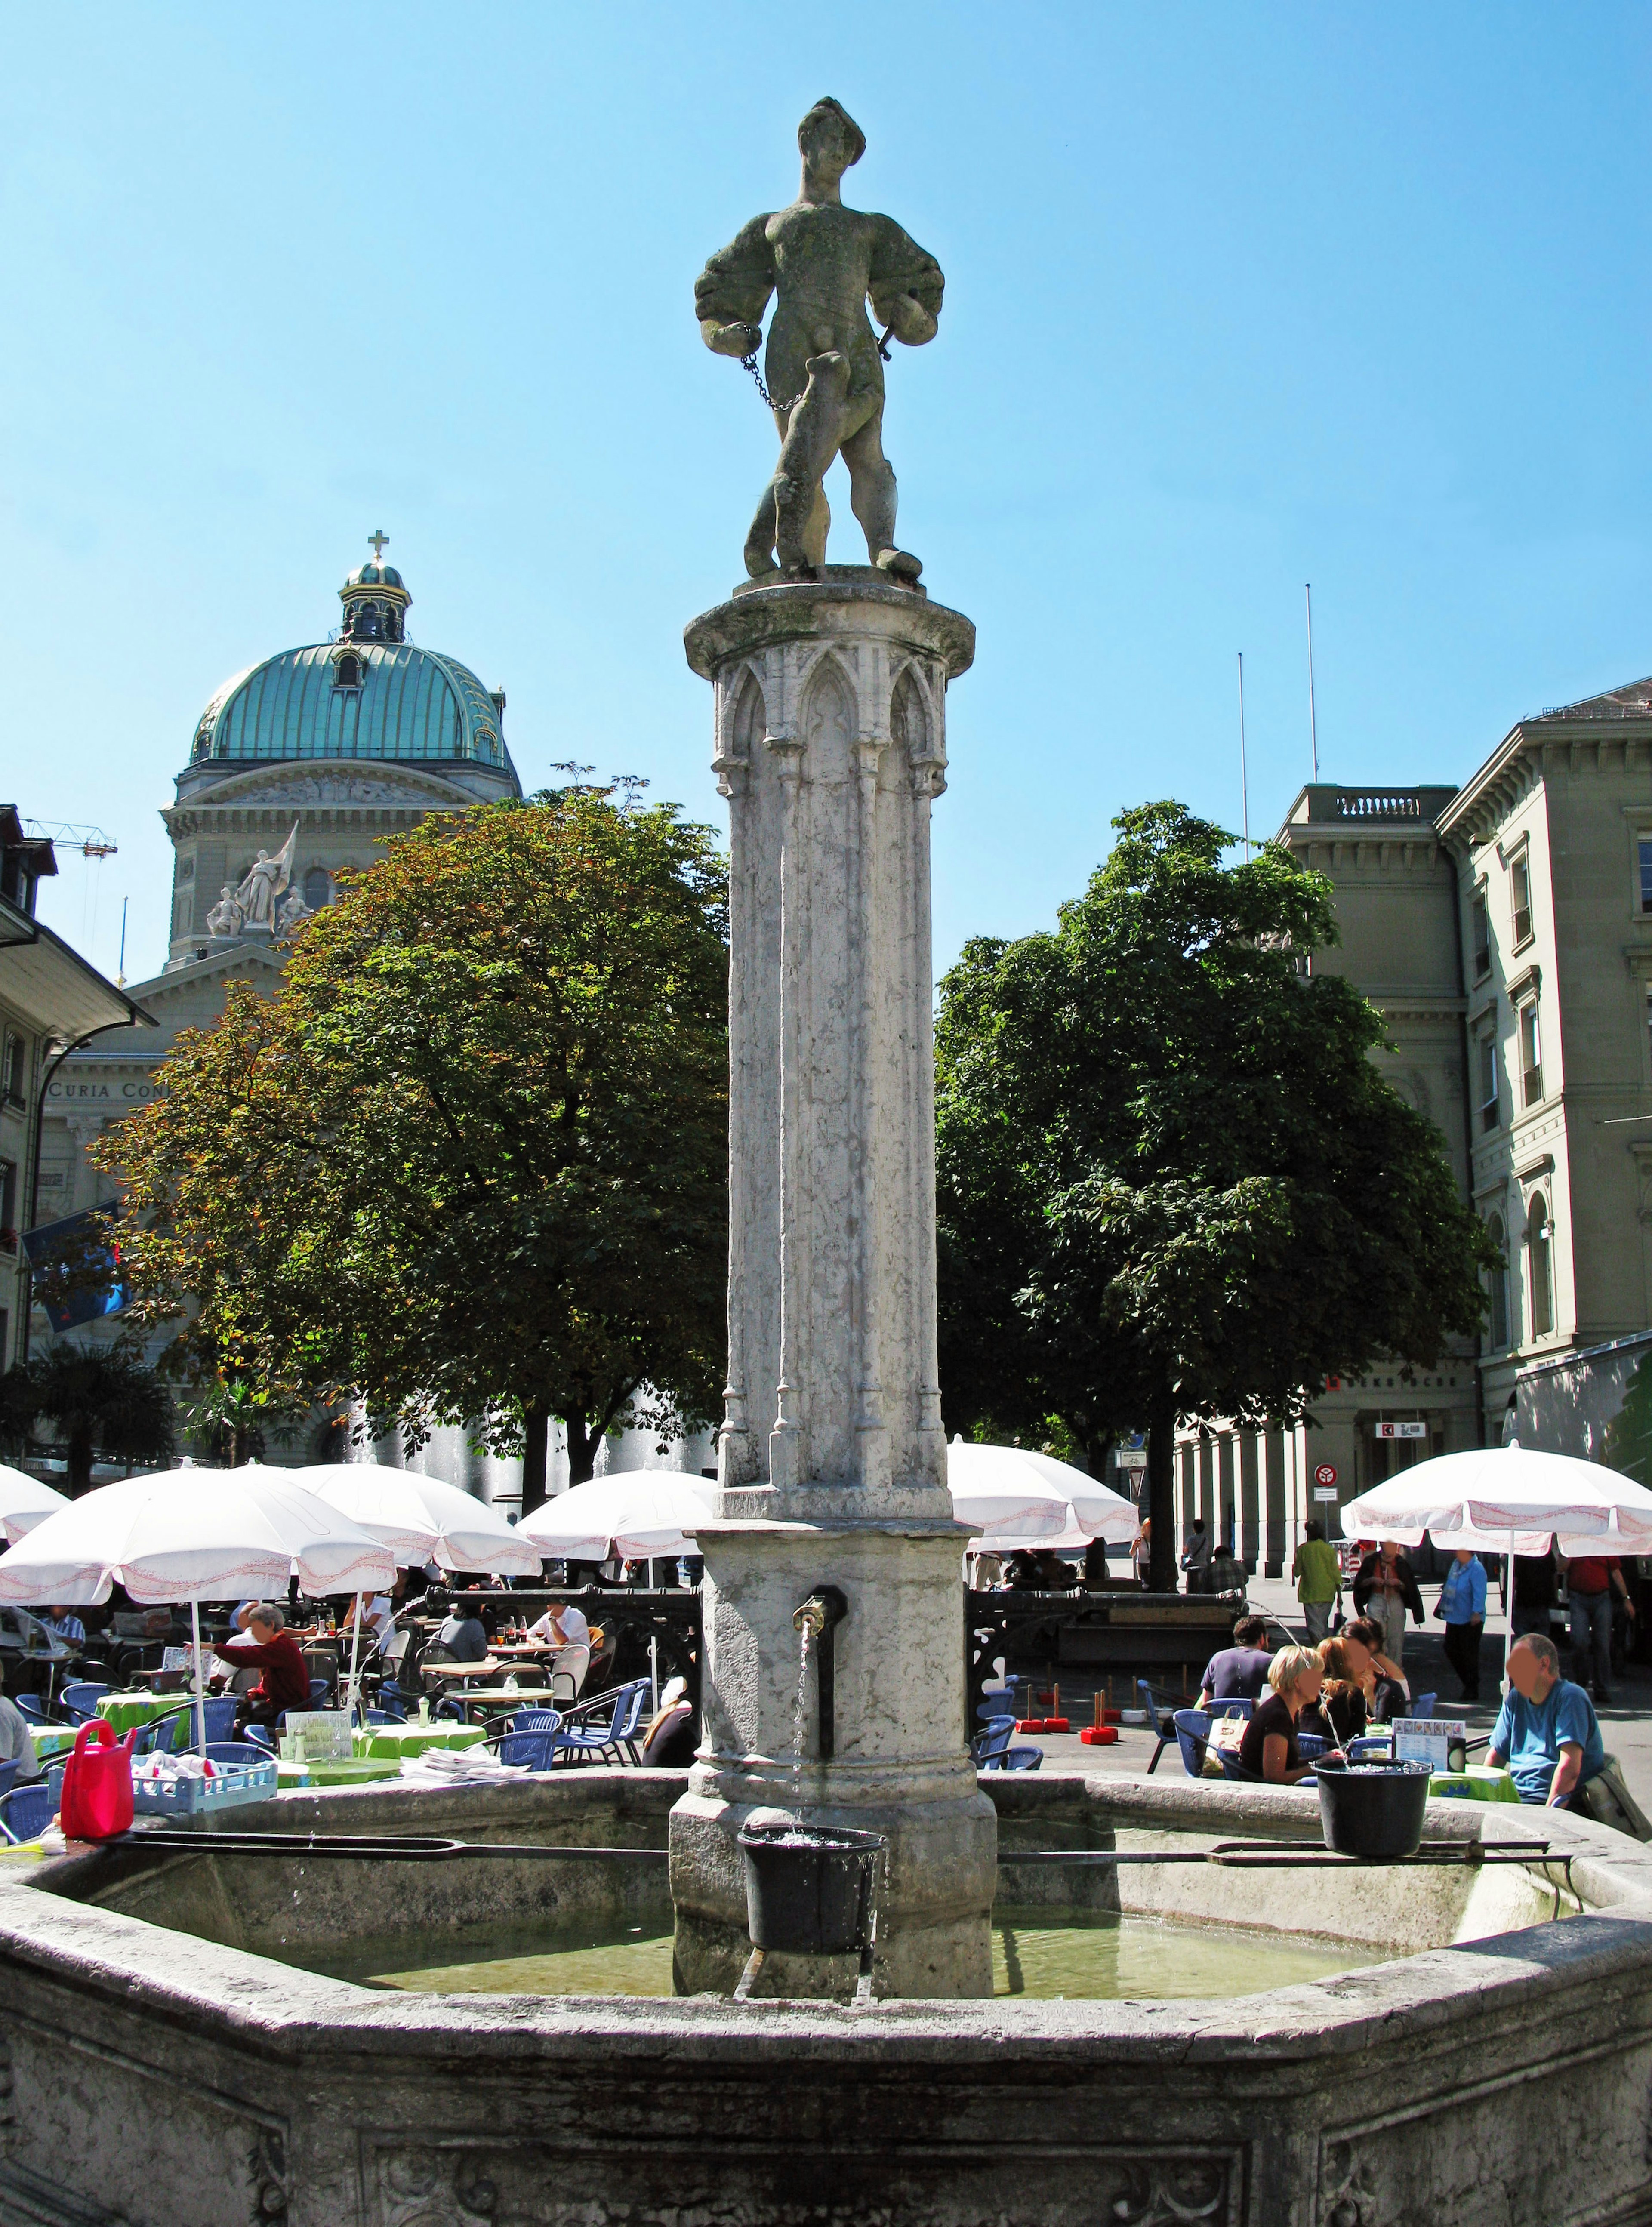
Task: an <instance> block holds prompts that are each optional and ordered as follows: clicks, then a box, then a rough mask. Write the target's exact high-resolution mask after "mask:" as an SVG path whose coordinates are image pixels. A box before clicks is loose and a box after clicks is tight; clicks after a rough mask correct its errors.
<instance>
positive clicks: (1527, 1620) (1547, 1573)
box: [1511, 1548, 1554, 1639]
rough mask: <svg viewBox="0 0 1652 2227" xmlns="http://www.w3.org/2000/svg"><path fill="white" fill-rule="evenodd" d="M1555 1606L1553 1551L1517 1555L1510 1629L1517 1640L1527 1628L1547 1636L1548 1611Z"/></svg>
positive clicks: (1521, 1637) (1523, 1635) (1523, 1634)
mask: <svg viewBox="0 0 1652 2227" xmlns="http://www.w3.org/2000/svg"><path fill="white" fill-rule="evenodd" d="M1553 1606H1554V1554H1553V1548H1551V1549H1550V1550H1549V1551H1548V1552H1547V1554H1516V1555H1515V1605H1514V1613H1513V1618H1512V1624H1511V1628H1512V1630H1513V1632H1514V1636H1515V1638H1516V1639H1523V1638H1524V1637H1525V1636H1526V1634H1527V1633H1528V1631H1535V1632H1539V1633H1540V1634H1541V1636H1542V1637H1544V1638H1545V1639H1547V1637H1549V1621H1550V1612H1551V1611H1552V1610H1553Z"/></svg>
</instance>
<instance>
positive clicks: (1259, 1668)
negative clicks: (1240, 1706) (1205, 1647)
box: [1199, 1616, 1273, 1708]
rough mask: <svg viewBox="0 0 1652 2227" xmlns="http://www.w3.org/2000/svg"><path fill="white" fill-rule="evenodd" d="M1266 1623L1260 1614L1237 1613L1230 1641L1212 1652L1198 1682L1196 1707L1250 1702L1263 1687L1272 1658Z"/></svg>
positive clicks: (1259, 1693) (1265, 1683)
mask: <svg viewBox="0 0 1652 2227" xmlns="http://www.w3.org/2000/svg"><path fill="white" fill-rule="evenodd" d="M1266 1640H1267V1626H1266V1624H1264V1623H1263V1621H1262V1619H1261V1618H1260V1616H1241V1618H1240V1619H1239V1622H1238V1623H1237V1624H1235V1625H1234V1643H1233V1645H1232V1646H1231V1647H1224V1648H1223V1649H1222V1650H1221V1653H1220V1654H1217V1655H1213V1656H1211V1658H1210V1660H1209V1662H1207V1663H1206V1664H1205V1666H1204V1676H1203V1678H1202V1680H1201V1681H1200V1688H1199V1707H1201V1708H1206V1707H1209V1704H1210V1703H1211V1702H1212V1701H1257V1700H1259V1699H1260V1696H1261V1694H1263V1692H1264V1691H1265V1690H1266V1686H1267V1666H1268V1664H1269V1663H1270V1662H1272V1660H1273V1657H1272V1655H1271V1654H1270V1653H1269V1652H1268V1650H1267V1646H1266Z"/></svg>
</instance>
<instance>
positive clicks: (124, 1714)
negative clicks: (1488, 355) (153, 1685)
mask: <svg viewBox="0 0 1652 2227" xmlns="http://www.w3.org/2000/svg"><path fill="white" fill-rule="evenodd" d="M194 1706H195V1697H194V1695H193V1694H148V1693H142V1692H139V1693H136V1694H105V1695H104V1697H103V1699H102V1700H101V1701H99V1704H98V1714H99V1716H100V1717H101V1718H102V1719H103V1720H104V1722H105V1724H106V1725H112V1726H114V1728H115V1730H116V1731H117V1732H131V1729H132V1727H133V1726H134V1725H150V1724H153V1723H154V1721H155V1720H156V1717H164V1716H169V1715H170V1714H171V1713H173V1712H174V1711H175V1710H181V1709H185V1708H188V1709H191V1710H193V1708H194ZM183 1721H184V1720H183V1719H182V1717H179V1719H178V1725H179V1726H180V1727H181V1726H182V1724H183ZM172 1738H173V1741H174V1744H176V1743H177V1741H178V1740H179V1739H182V1741H183V1742H184V1744H185V1745H188V1739H189V1735H188V1732H182V1731H181V1730H176V1729H175V1731H174V1732H173V1735H172Z"/></svg>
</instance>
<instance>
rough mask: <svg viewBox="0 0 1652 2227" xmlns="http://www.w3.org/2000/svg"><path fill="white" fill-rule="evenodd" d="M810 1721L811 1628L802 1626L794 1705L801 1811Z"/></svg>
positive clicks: (795, 1779) (795, 1791) (795, 1781)
mask: <svg viewBox="0 0 1652 2227" xmlns="http://www.w3.org/2000/svg"><path fill="white" fill-rule="evenodd" d="M808 1723H809V1628H808V1626H807V1624H805V1625H804V1626H803V1627H802V1645H801V1647H800V1649H799V1650H798V1662H797V1699H796V1701H794V1704H793V1706H792V1808H793V1809H794V1810H796V1811H798V1812H800V1811H801V1809H802V1802H803V1741H804V1737H805V1735H806V1734H807V1731H808Z"/></svg>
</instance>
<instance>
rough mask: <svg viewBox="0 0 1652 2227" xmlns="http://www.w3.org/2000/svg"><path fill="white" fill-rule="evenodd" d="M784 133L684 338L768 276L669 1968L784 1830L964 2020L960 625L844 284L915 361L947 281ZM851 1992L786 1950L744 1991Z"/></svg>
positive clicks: (747, 308)
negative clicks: (695, 1603) (941, 1268)
mask: <svg viewBox="0 0 1652 2227" xmlns="http://www.w3.org/2000/svg"><path fill="white" fill-rule="evenodd" d="M799 136H800V143H801V144H802V148H803V156H804V172H803V178H804V188H803V195H802V197H801V199H800V201H798V202H797V203H795V204H794V207H792V208H790V209H787V210H782V211H781V213H780V214H779V215H777V216H771V217H768V218H760V219H758V220H756V223H755V224H753V225H749V226H748V227H747V228H746V230H745V231H744V232H743V233H741V235H740V237H739V239H737V240H736V242H735V243H734V245H733V246H732V247H730V248H729V249H727V250H725V251H724V254H723V255H721V256H718V257H715V258H713V259H712V263H711V267H710V269H709V270H708V271H707V273H706V276H705V278H704V279H703V280H702V281H701V285H700V309H701V315H702V317H703V318H704V320H705V326H706V336H707V339H708V340H709V341H711V345H712V346H713V347H715V348H722V349H723V350H724V352H729V353H735V354H750V352H751V350H752V349H754V348H755V347H756V329H755V321H756V318H757V317H758V316H760V315H761V314H762V308H763V305H764V303H765V302H766V301H767V299H768V297H769V292H770V291H771V290H773V289H774V288H775V286H776V285H778V287H779V290H780V297H781V298H780V309H779V311H778V313H777V315H776V316H775V324H774V328H773V330H772V332H771V334H770V337H769V379H770V380H771V381H772V382H773V383H774V384H775V386H776V387H777V388H778V389H779V390H780V391H781V393H782V394H785V395H786V396H787V397H788V399H787V400H785V401H784V402H783V403H782V404H781V405H779V406H778V408H777V411H776V416H777V418H778V419H779V422H780V424H781V433H782V438H783V445H782V448H781V465H780V470H779V472H778V473H777V475H775V480H774V482H773V483H772V484H771V487H770V488H769V492H768V494H767V495H765V497H764V499H763V507H762V509H761V510H760V512H759V514H758V521H757V524H756V527H755V528H754V530H753V535H752V539H751V540H750V541H749V543H748V546H747V550H746V561H747V567H748V571H749V576H750V577H748V578H747V579H745V580H744V581H743V582H742V583H741V584H740V585H739V586H738V587H737V589H736V590H735V591H734V594H733V597H731V599H730V601H729V602H728V603H723V604H720V605H718V607H717V608H716V609H713V610H710V611H707V612H706V613H705V614H704V616H701V617H700V618H698V619H696V620H695V621H694V622H693V624H692V626H691V627H690V628H689V629H688V630H687V636H686V642H687V650H688V658H689V662H690V664H691V665H692V667H693V668H694V670H695V671H696V672H697V673H700V674H702V675H703V676H704V677H705V679H707V680H710V681H711V682H712V684H713V686H714V687H715V690H716V712H715V718H716V748H715V755H714V756H713V760H712V763H713V765H714V767H715V769H716V771H717V775H718V785H719V787H720V788H721V789H722V791H723V794H724V795H725V796H726V797H727V798H728V800H729V809H730V898H731V935H730V942H731V950H730V992H729V996H730V1062H731V1065H730V1131H731V1134H730V1233H729V1376H728V1384H727V1388H726V1390H725V1393H724V1422H723V1427H722V1431H721V1434H720V1439H719V1451H718V1493H717V1513H718V1521H717V1522H715V1523H714V1524H713V1525H712V1526H711V1528H709V1529H707V1530H705V1531H704V1532H702V1534H701V1535H700V1546H701V1548H702V1551H703V1553H704V1554H705V1603H704V1608H705V1646H706V1659H705V1677H704V1686H703V1694H704V1721H705V1742H704V1745H703V1746H702V1748H701V1751H700V1754H699V1757H698V1759H697V1762H696V1764H695V1768H694V1771H693V1773H692V1777H691V1779H690V1784H689V1789H688V1792H687V1793H686V1796H684V1798H683V1800H682V1801H681V1802H680V1803H679V1804H678V1805H677V1808H676V1809H675V1810H674V1811H673V1818H672V1837H671V1846H672V1887H673V1898H674V1900H675V1903H676V1906H677V1934H676V1941H677V1959H678V1977H679V1984H680V1985H681V1986H682V1987H683V1988H686V1990H688V1991H690V1992H697V1991H698V1990H699V1989H701V1988H718V1989H720V1990H723V1991H724V1992H726V1991H727V1990H728V1989H730V1988H732V1987H733V1986H734V1984H735V1981H737V1979H738V1978H739V1976H740V1974H741V1970H742V1967H743V1964H744V1962H745V1959H746V1955H747V1950H748V1942H747V1933H746V1910H745V1902H744V1892H743V1884H742V1879H743V1874H742V1870H741V1859H740V1854H739V1850H738V1847H737V1838H736V1836H737V1832H738V1830H739V1828H740V1827H741V1826H742V1825H743V1824H744V1823H746V1822H757V1823H763V1822H773V1821H775V1820H776V1819H779V1818H796V1817H798V1816H799V1815H801V1816H803V1817H804V1818H806V1819H807V1822H810V1823H813V1824H834V1823H835V1824H839V1825H845V1826H853V1827H861V1828H869V1829H871V1830H873V1831H876V1832H878V1833H881V1834H883V1835H884V1836H885V1838H886V1840H887V1842H888V1866H887V1875H886V1878H885V1879H884V1881H883V1886H882V1889H881V1892H880V1916H879V1921H878V1942H877V1965H876V1969H875V1974H874V1985H875V1987H876V1988H877V1992H878V1993H880V1994H903V1995H978V1994H990V1992H991V1988H992V1957H991V1945H990V1936H989V1930H988V1913H989V1911H990V1909H991V1906H992V1892H993V1886H994V1883H995V1879H996V1866H997V1854H996V1850H997V1840H996V1834H997V1828H996V1822H995V1817H994V1813H993V1809H992V1803H990V1802H989V1801H988V1799H987V1798H986V1796H985V1795H983V1794H982V1793H981V1791H980V1790H979V1787H978V1785H977V1784H976V1780H975V1773H974V1770H973V1764H972V1763H971V1760H970V1757H969V1754H968V1751H967V1748H966V1739H965V1733H966V1727H965V1724H964V1635H963V1591H962V1583H961V1575H962V1548H963V1534H962V1532H961V1531H960V1528H959V1527H958V1526H957V1525H956V1524H955V1523H954V1520H953V1514H952V1503H951V1498H950V1496H949V1494H948V1491H947V1447H946V1440H945V1436H944V1433H943V1431H942V1428H941V1394H940V1388H939V1385H938V1383H937V1381H936V1363H935V1259H934V1244H935V1229H934V1043H933V1037H932V1031H931V1020H930V1014H931V997H932V984H933V974H934V969H933V965H932V960H931V953H930V935H929V814H930V809H931V807H932V805H933V803H934V799H935V798H936V797H937V796H938V795H939V794H941V790H942V788H944V787H945V771H946V763H947V753H946V699H947V687H948V685H949V684H950V683H951V682H952V681H953V680H956V679H957V678H958V676H959V675H960V673H963V672H965V671H966V669H967V667H969V665H970V663H971V660H972V659H973V655H974V644H975V630H974V628H973V626H972V625H971V624H970V622H969V621H968V620H967V619H966V618H965V617H964V616H962V615H961V614H960V613H959V612H957V611H953V610H948V609H946V608H945V607H944V606H942V605H940V604H937V603H933V602H931V601H930V599H929V597H928V594H927V593H926V591H925V590H924V589H923V588H922V586H921V585H920V584H918V580H917V571H918V567H917V565H916V564H915V561H914V560H912V559H909V558H904V557H903V555H902V553H901V552H899V551H898V550H897V549H896V547H895V546H894V530H895V486H894V475H893V474H892V473H890V470H889V467H888V465H887V464H886V463H884V461H883V453H882V449H881V446H880V444H879V424H880V419H881V415H882V408H883V381H882V375H881V370H880V367H879V363H878V358H877V343H876V342H875V341H874V340H873V338H872V335H871V329H870V327H869V326H868V325H867V323H866V318H865V311H864V297H865V295H866V293H867V291H868V289H869V288H870V290H871V294H872V298H873V302H874V305H875V306H876V307H877V310H878V314H879V315H880V316H882V317H883V318H885V319H886V320H887V321H888V322H890V324H891V325H892V326H893V328H894V329H895V331H896V335H897V336H898V337H904V338H907V339H909V340H911V341H922V340H928V338H929V337H930V336H931V335H932V334H933V333H934V329H935V326H934V319H935V312H936V311H937V310H938V309H939V308H940V305H941V273H940V271H938V270H937V269H936V268H935V266H934V264H933V262H931V260H930V259H929V258H928V257H927V256H926V255H924V254H923V253H922V251H921V250H920V249H918V248H915V246H913V245H912V243H911V241H910V240H909V239H907V237H906V235H905V233H903V232H901V231H900V230H899V228H898V227H896V226H895V225H892V224H890V221H889V220H888V219H887V218H884V217H870V216H862V215H859V214H855V213H853V212H852V211H849V210H845V209H844V208H843V207H842V206H841V204H840V203H839V200H838V195H837V181H838V178H839V175H840V174H841V172H842V171H843V169H845V167H846V166H847V164H848V163H850V162H852V160H854V158H855V156H857V155H858V152H859V150H860V145H861V139H860V134H859V132H858V130H857V129H856V127H855V126H854V124H852V123H851V121H850V120H849V118H848V117H847V116H846V115H845V112H844V111H843V110H842V109H841V108H840V107H839V105H838V104H837V102H835V101H821V102H820V103H818V104H817V105H816V106H815V107H814V108H813V109H811V110H810V112H809V114H808V115H807V117H806V118H804V120H803V125H802V129H801V131H800V135H799ZM736 325H737V327H738V330H737V331H736V330H733V329H732V327H734V326H736ZM799 390H800V391H799ZM839 449H840V450H841V451H842V453H843V455H844V456H845V459H846V460H847V462H848V463H849V466H850V470H851V474H852V482H853V485H854V488H855V507H856V513H857V515H858V517H859V519H860V520H861V523H862V524H863V526H864V527H865V529H866V533H867V539H868V544H869V548H870V552H871V556H872V558H873V559H874V561H873V563H872V564H871V565H864V566H858V567H856V566H848V565H831V566H825V567H822V565H821V563H820V560H821V558H823V556H824V549H825V539H826V510H825V503H824V501H823V499H822V498H821V495H820V476H821V474H822V472H823V471H824V470H825V469H826V465H827V464H828V463H830V461H831V458H832V455H833V454H834V453H835V452H837V451H838V450H839ZM776 545H777V546H778V549H779V553H780V557H781V568H780V569H778V570H777V569H776V568H775V565H774V562H773V558H774V553H775V546H776ZM823 1598H829V1599H830V1600H832V1602H833V1603H835V1604H840V1608H834V1611H833V1624H832V1633H831V1641H832V1644H831V1649H830V1654H829V1656H828V1654H827V1651H826V1649H825V1647H824V1646H822V1647H820V1649H819V1650H818V1651H817V1654H816V1655H815V1656H810V1655H809V1654H808V1653H807V1651H806V1643H807V1639H808V1637H809V1636H810V1632H811V1630H812V1627H813V1624H818V1623H819V1621H820V1618H819V1617H818V1615H817V1616H814V1617H812V1616H811V1613H810V1605H811V1603H818V1602H819V1601H820V1599H823ZM816 1636H817V1637H824V1634H823V1633H821V1634H817V1635H816ZM828 1661H829V1662H830V1666H831V1678H832V1692H831V1693H830V1694H828V1693H826V1691H824V1690H823V1688H822V1679H823V1677H824V1676H825V1675H826V1665H827V1662H828ZM845 1976H846V1978H847V1981H848V1984H849V1985H850V1986H851V1987H852V1985H853V1977H854V1975H853V1973H852V1971H851V1972H850V1973H849V1974H847V1975H845V1973H844V1972H842V1971H841V1970H839V1969H833V1968H832V1967H831V1966H830V1964H829V1960H826V1959H815V1960H810V1959H808V1958H803V1957H794V1958H792V1959H791V1960H790V1962H789V1964H788V1962H787V1960H785V1959H781V1965H780V1968H779V1969H773V1970H770V1971H769V1972H767V1973H766V1975H765V1980H764V1984H763V1988H762V1992H775V1993H785V1994H818V1993H829V1992H836V1991H837V1990H838V1989H839V1988H841V1987H843V1985H844V1984H845Z"/></svg>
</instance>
